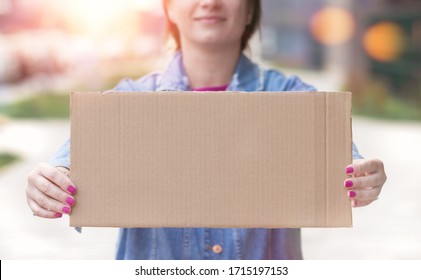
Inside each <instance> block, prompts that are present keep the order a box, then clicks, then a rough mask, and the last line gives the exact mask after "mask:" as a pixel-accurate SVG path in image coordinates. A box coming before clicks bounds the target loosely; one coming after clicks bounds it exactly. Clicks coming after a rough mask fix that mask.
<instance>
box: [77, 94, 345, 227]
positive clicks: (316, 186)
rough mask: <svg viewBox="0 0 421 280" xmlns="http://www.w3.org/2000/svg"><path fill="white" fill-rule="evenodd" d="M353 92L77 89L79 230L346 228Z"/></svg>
mask: <svg viewBox="0 0 421 280" xmlns="http://www.w3.org/2000/svg"><path fill="white" fill-rule="evenodd" d="M351 135H352V134H351V94H350V93H343V92H108V93H105V94H101V93H71V179H72V181H73V182H74V183H75V185H76V186H77V187H78V194H77V197H76V199H77V204H76V205H75V207H74V208H73V210H72V214H71V216H70V224H71V226H92V227H217V228H219V227H222V228H223V227H263V228H290V227H348V226H351V225H352V218H351V205H350V201H349V200H348V198H347V196H346V190H345V188H344V187H343V181H344V180H345V179H346V175H345V173H344V168H345V166H346V165H348V164H350V163H351V162H352V157H351V143H352V139H351Z"/></svg>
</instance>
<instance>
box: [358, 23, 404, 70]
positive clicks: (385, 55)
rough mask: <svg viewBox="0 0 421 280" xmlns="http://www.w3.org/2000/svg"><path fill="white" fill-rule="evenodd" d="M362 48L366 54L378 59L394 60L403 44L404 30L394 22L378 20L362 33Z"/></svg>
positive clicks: (384, 60)
mask: <svg viewBox="0 0 421 280" xmlns="http://www.w3.org/2000/svg"><path fill="white" fill-rule="evenodd" d="M363 40H364V41H363V43H364V48H365V51H366V52H367V54H368V55H369V56H370V57H371V58H373V59H375V60H378V61H382V62H390V61H393V60H396V59H397V58H398V57H399V55H400V54H401V52H402V50H403V49H404V46H405V32H404V30H403V29H402V28H401V27H400V26H399V25H397V24H396V23H393V22H389V21H384V22H379V23H376V24H374V25H372V26H371V27H369V29H368V30H367V31H366V33H365V34H364V39H363Z"/></svg>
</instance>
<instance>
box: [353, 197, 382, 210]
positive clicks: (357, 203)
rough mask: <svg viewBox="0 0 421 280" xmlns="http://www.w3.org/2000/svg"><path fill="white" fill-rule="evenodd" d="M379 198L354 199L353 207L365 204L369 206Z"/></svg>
mask: <svg viewBox="0 0 421 280" xmlns="http://www.w3.org/2000/svg"><path fill="white" fill-rule="evenodd" d="M376 200H377V199H373V200H359V201H356V200H352V207H354V208H357V207H363V206H367V205H369V204H371V203H373V202H374V201H376Z"/></svg>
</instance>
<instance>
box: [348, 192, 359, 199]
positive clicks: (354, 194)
mask: <svg viewBox="0 0 421 280" xmlns="http://www.w3.org/2000/svg"><path fill="white" fill-rule="evenodd" d="M356 195H357V193H356V192H354V191H349V192H348V196H349V197H350V198H354V197H355V196H356Z"/></svg>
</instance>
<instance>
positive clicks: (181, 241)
mask: <svg viewBox="0 0 421 280" xmlns="http://www.w3.org/2000/svg"><path fill="white" fill-rule="evenodd" d="M188 90H190V88H189V82H188V79H187V76H186V74H185V72H184V69H183V63H182V53H181V52H177V53H175V55H174V57H173V60H172V61H171V63H170V64H169V66H168V67H167V69H166V70H165V71H164V72H163V73H154V74H150V75H147V76H145V77H143V78H141V79H139V80H137V81H133V80H130V79H124V80H122V81H121V82H120V83H119V84H118V85H117V86H116V87H115V88H114V89H113V91H188ZM227 90H229V91H249V92H250V91H315V90H316V89H315V88H314V87H312V86H310V85H307V84H305V83H303V82H302V81H301V80H300V79H299V78H298V77H296V76H292V77H286V76H284V75H283V74H282V73H280V72H278V71H276V70H264V69H261V68H260V67H259V66H257V65H256V64H254V63H252V62H251V61H250V60H249V59H248V58H247V57H246V56H245V55H241V56H240V58H239V60H238V63H237V66H236V70H235V73H234V75H233V77H232V80H231V82H230V84H229V85H228V88H227ZM352 155H353V158H354V159H359V158H362V157H361V156H360V155H359V153H358V150H357V148H356V146H355V145H354V144H353V147H352ZM50 164H52V165H54V166H65V167H67V168H69V166H70V139H69V140H68V141H67V142H66V143H65V144H64V146H63V147H62V148H61V149H60V150H59V151H58V152H57V154H56V155H55V156H54V158H53V159H52V160H51V161H50ZM340 187H341V186H338V188H340ZM116 258H117V259H215V260H219V259H302V252H301V233H300V229H282V228H278V229H263V228H122V229H120V232H119V238H118V246H117V255H116Z"/></svg>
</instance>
